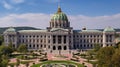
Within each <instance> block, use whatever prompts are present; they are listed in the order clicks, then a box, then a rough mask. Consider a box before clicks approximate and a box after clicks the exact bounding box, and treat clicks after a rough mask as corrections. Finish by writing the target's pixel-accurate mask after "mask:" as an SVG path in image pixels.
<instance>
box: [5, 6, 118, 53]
mask: <svg viewBox="0 0 120 67" xmlns="http://www.w3.org/2000/svg"><path fill="white" fill-rule="evenodd" d="M49 23H50V26H49V27H47V29H45V30H20V31H16V30H15V29H14V28H12V27H11V28H9V29H7V30H6V31H5V32H4V40H5V44H6V45H9V43H10V42H12V44H13V47H15V48H17V47H18V46H19V45H20V44H25V45H26V46H27V47H28V49H29V50H38V49H45V50H49V51H57V50H64V51H69V50H73V49H83V50H87V49H92V48H93V47H94V44H98V45H100V46H101V47H105V46H114V45H115V34H116V33H118V32H116V31H115V30H114V29H113V28H111V27H106V28H105V29H104V30H89V29H86V28H83V29H82V30H73V28H72V27H70V22H69V20H68V18H67V16H66V14H65V13H63V12H62V10H61V8H60V7H58V10H57V12H56V13H55V14H54V15H53V16H52V18H51V20H50V22H49Z"/></svg>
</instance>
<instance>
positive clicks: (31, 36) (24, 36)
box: [19, 35, 50, 38]
mask: <svg viewBox="0 0 120 67" xmlns="http://www.w3.org/2000/svg"><path fill="white" fill-rule="evenodd" d="M19 37H20V38H28V37H29V38H35V37H36V38H39V37H40V38H46V37H48V38H50V36H46V35H20V36H19Z"/></svg>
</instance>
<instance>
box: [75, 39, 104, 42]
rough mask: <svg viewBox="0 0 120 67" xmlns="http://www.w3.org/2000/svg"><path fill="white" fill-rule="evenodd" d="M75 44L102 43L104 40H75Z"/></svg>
mask: <svg viewBox="0 0 120 67" xmlns="http://www.w3.org/2000/svg"><path fill="white" fill-rule="evenodd" d="M74 42H79V43H96V42H97V43H102V42H103V40H102V39H80V40H76V39H74Z"/></svg>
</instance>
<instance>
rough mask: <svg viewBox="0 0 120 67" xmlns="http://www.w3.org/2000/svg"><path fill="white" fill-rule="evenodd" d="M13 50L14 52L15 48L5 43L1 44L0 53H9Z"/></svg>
mask: <svg viewBox="0 0 120 67" xmlns="http://www.w3.org/2000/svg"><path fill="white" fill-rule="evenodd" d="M12 52H13V50H12V48H10V47H9V46H5V45H1V46H0V54H1V55H9V54H11V53H12Z"/></svg>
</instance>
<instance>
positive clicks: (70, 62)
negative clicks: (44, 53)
mask: <svg viewBox="0 0 120 67" xmlns="http://www.w3.org/2000/svg"><path fill="white" fill-rule="evenodd" d="M51 63H66V64H74V65H77V67H84V66H83V65H82V64H79V63H75V62H74V61H44V62H42V63H40V64H35V65H33V66H31V67H40V66H41V65H43V64H51Z"/></svg>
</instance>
